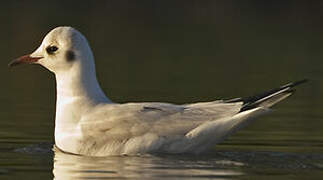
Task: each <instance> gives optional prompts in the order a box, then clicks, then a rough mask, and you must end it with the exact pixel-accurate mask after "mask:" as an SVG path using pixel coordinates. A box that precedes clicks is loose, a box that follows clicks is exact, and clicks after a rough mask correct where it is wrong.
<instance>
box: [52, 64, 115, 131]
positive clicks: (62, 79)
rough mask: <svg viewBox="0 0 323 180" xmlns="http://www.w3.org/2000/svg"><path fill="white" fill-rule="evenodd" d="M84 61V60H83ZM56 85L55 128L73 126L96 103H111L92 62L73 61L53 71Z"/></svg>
mask: <svg viewBox="0 0 323 180" xmlns="http://www.w3.org/2000/svg"><path fill="white" fill-rule="evenodd" d="M85 62H86V61H85ZM83 63H84V61H83ZM55 76H56V83H57V84H56V86H57V90H56V91H57V102H56V120H55V122H56V129H57V130H58V129H61V130H64V131H65V130H68V131H69V130H71V129H73V128H75V126H76V125H77V124H78V122H79V121H80V120H81V119H82V117H83V115H84V114H86V112H89V111H91V110H93V107H95V106H96V105H98V104H102V103H111V101H110V100H109V99H108V98H107V97H106V96H105V94H104V93H103V91H102V89H101V87H100V85H99V83H98V81H97V78H96V73H95V67H94V62H92V61H88V62H87V64H82V61H81V60H80V61H77V62H74V64H73V65H72V67H70V69H68V70H61V71H58V72H55Z"/></svg>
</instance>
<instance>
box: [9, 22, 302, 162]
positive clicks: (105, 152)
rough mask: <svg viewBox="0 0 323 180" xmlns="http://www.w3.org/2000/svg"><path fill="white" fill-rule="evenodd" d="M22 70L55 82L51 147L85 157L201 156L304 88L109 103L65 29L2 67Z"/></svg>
mask: <svg viewBox="0 0 323 180" xmlns="http://www.w3.org/2000/svg"><path fill="white" fill-rule="evenodd" d="M23 63H28V64H40V65H42V66H44V67H45V68H47V69H48V70H49V71H51V72H53V73H54V74H55V77H56V88H57V102H56V115H55V116H56V117H55V144H56V146H57V147H58V148H59V149H61V150H62V151H65V152H68V153H73V154H80V155H86V156H109V155H125V154H126V155H136V154H145V153H201V152H204V151H206V150H208V149H209V148H210V147H212V146H214V145H215V144H217V143H219V142H221V141H222V140H223V139H224V138H225V137H227V136H228V135H230V134H232V133H233V132H235V131H236V130H238V129H240V128H241V127H243V126H244V125H246V124H247V123H249V122H250V121H252V120H253V119H254V118H255V117H257V116H258V115H261V114H264V113H266V112H268V111H269V109H270V107H271V106H273V105H274V104H276V103H278V102H279V101H281V100H283V99H285V98H287V97H288V96H290V95H292V94H293V92H294V87H295V86H296V85H299V84H301V83H304V82H306V80H301V81H297V82H293V83H289V84H287V85H284V86H281V87H279V88H276V89H273V90H270V91H267V92H264V93H261V94H258V95H256V96H251V97H247V98H236V99H231V100H216V101H212V102H199V103H193V104H184V105H175V104H170V103H160V102H144V103H125V104H119V103H114V102H112V101H111V100H110V99H108V98H107V97H106V96H105V94H104V93H103V91H102V89H101V87H100V85H99V83H98V81H97V78H96V72H95V65H94V58H93V54H92V51H91V49H90V46H89V44H88V42H87V40H86V38H85V37H84V36H83V35H82V34H81V33H80V32H79V31H77V30H76V29H74V28H72V27H57V28H55V29H53V30H52V31H50V32H49V33H48V34H47V35H46V37H45V38H44V40H43V41H42V43H41V45H40V46H39V48H37V49H36V50H35V51H34V52H33V53H31V54H29V55H25V56H21V57H20V58H18V59H16V60H14V61H12V62H11V63H10V64H9V66H10V67H11V66H15V65H18V64H23Z"/></svg>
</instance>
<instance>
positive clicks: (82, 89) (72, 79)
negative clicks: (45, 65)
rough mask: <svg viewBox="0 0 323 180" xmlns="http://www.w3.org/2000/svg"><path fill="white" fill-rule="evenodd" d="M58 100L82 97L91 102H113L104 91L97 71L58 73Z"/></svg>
mask: <svg viewBox="0 0 323 180" xmlns="http://www.w3.org/2000/svg"><path fill="white" fill-rule="evenodd" d="M56 82H57V85H56V86H57V101H60V100H67V99H69V100H72V99H74V100H75V99H82V100H85V101H87V102H88V103H91V104H97V103H109V102H111V101H110V100H109V99H108V98H107V97H106V96H105V94H104V93H103V91H102V89H101V87H100V85H99V83H98V81H97V78H96V75H95V71H94V70H93V71H83V72H82V71H81V72H70V71H68V72H61V73H59V74H56Z"/></svg>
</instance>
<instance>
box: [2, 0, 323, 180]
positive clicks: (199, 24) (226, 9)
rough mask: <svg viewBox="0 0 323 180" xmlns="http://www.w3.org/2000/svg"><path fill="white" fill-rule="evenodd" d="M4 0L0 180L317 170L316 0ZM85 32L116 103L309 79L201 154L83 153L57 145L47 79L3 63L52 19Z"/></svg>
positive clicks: (321, 54) (320, 145)
mask: <svg viewBox="0 0 323 180" xmlns="http://www.w3.org/2000/svg"><path fill="white" fill-rule="evenodd" d="M263 3H264V2H261V3H259V2H258V1H257V2H256V1H246V2H244V3H241V1H226V2H225V3H220V2H215V1H204V2H203V3H197V2H193V1H185V2H184V1H176V3H175V2H173V1H160V2H159V1H153V2H149V1H140V2H139V1H109V2H106V3H104V4H95V3H93V2H92V3H91V2H88V3H86V4H82V3H79V2H78V4H75V3H72V2H71V3H67V2H65V3H58V2H51V3H45V2H44V3H39V2H37V3H33V2H28V3H27V2H26V3H22V2H20V3H18V2H10V3H7V4H6V3H4V4H2V6H1V7H0V20H1V22H2V27H1V28H0V38H1V42H0V51H1V60H2V61H1V62H2V63H1V66H0V80H1V83H2V86H1V88H0V100H1V101H0V107H1V108H0V179H23V178H24V179H26V178H27V177H28V179H36V180H38V179H39V180H43V179H53V178H54V176H55V177H56V179H125V178H129V179H161V178H165V179H257V180H258V179H273V178H275V179H284V180H285V179H321V178H322V177H323V173H322V172H323V171H322V170H323V131H322V127H323V111H322V109H323V103H322V99H323V95H322V92H323V86H322V84H323V83H322V80H321V79H322V78H321V77H322V76H323V61H322V59H323V46H322V41H323V35H322V32H323V24H322V22H321V19H320V18H319V17H321V16H322V15H323V14H322V12H323V11H322V10H321V7H322V5H321V3H320V2H319V1H317V2H305V1H285V2H284V3H278V2H277V3H274V2H273V3H265V4H263ZM58 25H70V26H74V27H76V28H77V29H79V30H80V31H81V32H83V34H85V36H86V37H87V38H88V40H89V42H90V44H91V47H92V49H93V51H94V54H95V57H96V65H97V74H98V79H99V81H100V83H101V85H102V87H103V89H104V90H105V92H106V93H107V95H108V96H109V97H110V99H112V100H114V101H116V102H129V101H132V102H133V101H135V102H139V101H167V102H172V103H179V104H180V103H189V102H197V101H210V100H214V99H217V98H233V97H239V96H247V95H251V94H254V93H256V92H261V91H263V90H267V89H270V88H273V87H276V86H279V85H282V84H284V83H287V82H289V81H293V80H299V79H302V78H304V77H306V78H309V79H310V80H311V81H310V82H309V83H308V84H304V85H303V86H302V87H299V88H298V91H297V93H296V94H295V95H294V96H292V97H291V98H289V99H288V100H286V101H284V102H282V103H281V104H279V105H278V106H276V107H275V108H274V111H273V113H272V114H270V115H267V116H264V117H261V118H259V119H258V120H257V121H255V122H253V123H252V124H250V125H249V126H248V127H246V128H245V129H243V130H241V131H239V132H238V133H237V134H235V135H233V136H231V137H229V138H228V139H227V140H226V141H224V142H223V143H221V144H219V145H217V146H216V147H214V149H212V150H211V151H210V152H209V153H206V154H201V155H196V156H194V155H171V156H170V155H158V156H157V155H150V156H148V155H147V156H137V157H128V156H123V157H106V158H91V157H81V156H75V155H69V154H64V153H62V152H59V151H55V152H54V151H52V149H53V141H54V138H53V133H54V112H55V79H54V76H53V75H52V74H50V73H49V72H48V71H46V70H45V69H43V68H40V67H38V66H21V67H17V68H15V69H8V68H7V63H8V62H9V61H10V60H11V59H13V58H15V57H17V56H20V55H23V54H26V53H29V52H31V51H33V50H34V49H35V48H36V47H38V45H39V44H40V41H41V39H42V37H43V36H44V35H45V34H46V33H47V32H48V31H49V30H50V29H51V28H53V27H56V26H58Z"/></svg>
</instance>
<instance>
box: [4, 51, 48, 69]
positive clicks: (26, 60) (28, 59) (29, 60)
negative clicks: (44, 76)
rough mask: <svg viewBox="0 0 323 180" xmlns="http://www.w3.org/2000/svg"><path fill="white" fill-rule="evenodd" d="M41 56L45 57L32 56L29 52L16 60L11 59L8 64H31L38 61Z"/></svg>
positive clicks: (11, 65)
mask: <svg viewBox="0 0 323 180" xmlns="http://www.w3.org/2000/svg"><path fill="white" fill-rule="evenodd" d="M41 58H43V57H31V56H30V55H29V54H28V55H24V56H21V57H19V58H17V59H15V60H13V61H11V62H10V63H9V64H8V66H9V67H13V66H16V65H19V64H31V63H34V62H37V61H38V60H39V59H41Z"/></svg>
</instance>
